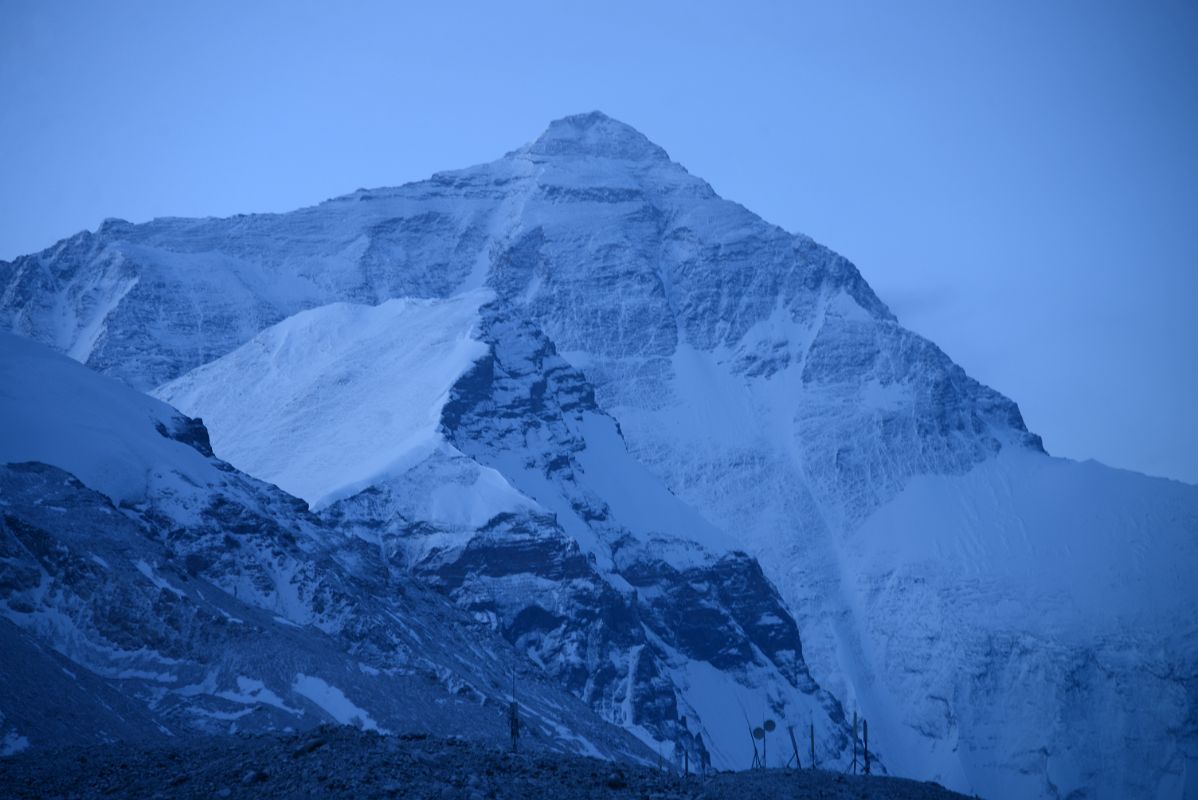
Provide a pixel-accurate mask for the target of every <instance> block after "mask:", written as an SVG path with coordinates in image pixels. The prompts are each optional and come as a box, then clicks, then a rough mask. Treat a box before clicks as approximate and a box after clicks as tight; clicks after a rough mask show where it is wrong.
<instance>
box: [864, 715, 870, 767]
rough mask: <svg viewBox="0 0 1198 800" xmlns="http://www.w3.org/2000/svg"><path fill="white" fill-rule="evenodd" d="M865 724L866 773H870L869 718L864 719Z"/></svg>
mask: <svg viewBox="0 0 1198 800" xmlns="http://www.w3.org/2000/svg"><path fill="white" fill-rule="evenodd" d="M864 725H865V774H866V775H868V774H869V720H865V721H864Z"/></svg>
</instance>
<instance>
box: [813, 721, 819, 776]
mask: <svg viewBox="0 0 1198 800" xmlns="http://www.w3.org/2000/svg"><path fill="white" fill-rule="evenodd" d="M818 766H819V765H818V764H816V763H815V723H814V722H813V723H811V768H812V769H815V768H816V767H818Z"/></svg>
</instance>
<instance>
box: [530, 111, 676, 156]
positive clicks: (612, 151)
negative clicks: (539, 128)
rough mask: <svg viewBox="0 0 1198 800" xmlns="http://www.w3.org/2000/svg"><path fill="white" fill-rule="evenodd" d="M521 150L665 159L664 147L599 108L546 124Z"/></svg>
mask: <svg viewBox="0 0 1198 800" xmlns="http://www.w3.org/2000/svg"><path fill="white" fill-rule="evenodd" d="M523 152H526V153H530V154H532V155H539V156H594V157H598V158H615V159H622V160H626V161H668V160H669V158H670V157H669V156H668V155H667V154H666V151H665V150H663V149H662V148H660V147H658V146H657V145H656V144H654V143H653V142H651V141H649V139H648V138H647V137H646V136H645V135H644V134H643V133H641V132H640V131H638V130H637V129H636V128H634V127H632V126H631V125H626V124H625V123H623V122H620V121H619V120H616V119H612V118H611V117H609V116H607V115H606V114H604V113H603V112H602V111H591V112H590V113H587V114H574V115H571V116H568V117H562V118H561V119H559V120H554V121H553V122H551V123H549V127H548V128H547V129H546V130H545V132H544V133H542V134H541V136H540V138H538V139H537V140H536V141H535V142H533V143H532V144H530V145H528V146H527V147H526V148H525V149H524V150H523Z"/></svg>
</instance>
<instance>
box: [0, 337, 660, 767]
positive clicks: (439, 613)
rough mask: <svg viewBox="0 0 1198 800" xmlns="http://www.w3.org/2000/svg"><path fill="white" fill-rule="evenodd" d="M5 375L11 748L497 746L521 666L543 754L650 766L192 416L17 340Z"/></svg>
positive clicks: (3, 605)
mask: <svg viewBox="0 0 1198 800" xmlns="http://www.w3.org/2000/svg"><path fill="white" fill-rule="evenodd" d="M0 375H2V376H4V377H5V381H4V382H3V383H2V384H0V411H2V413H0V442H2V443H3V446H2V449H0V644H2V645H3V646H2V647H0V742H3V743H4V745H3V747H4V750H5V752H6V753H8V752H14V751H17V750H20V749H25V748H28V747H50V746H55V745H61V744H67V743H79V742H91V741H97V740H114V739H145V738H153V737H160V736H170V735H178V734H182V733H186V732H194V731H205V732H223V731H235V730H251V731H252V730H285V729H289V728H304V727H311V726H314V725H318V724H321V723H323V722H330V721H332V722H340V723H344V724H354V725H358V726H359V727H363V728H366V729H375V730H391V731H407V730H417V731H425V732H439V733H441V734H442V735H450V734H457V735H469V736H474V737H481V738H487V739H491V740H493V741H502V740H504V739H505V738H506V735H507V721H506V711H507V703H508V702H509V700H510V692H511V686H512V680H513V677H514V676H517V675H518V676H519V686H520V702H521V707H522V709H523V715H524V719H525V724H526V728H525V734H526V740H527V743H528V746H529V747H542V748H543V747H549V748H554V749H561V750H566V751H571V752H579V753H587V754H590V755H602V756H607V757H623V758H633V759H643V760H646V761H647V760H649V759H650V758H652V753H651V751H649V750H647V749H645V748H644V747H643V746H642V745H641V744H640V743H639V742H637V741H636V740H635V739H634V738H633V737H631V736H628V735H627V734H624V733H623V732H622V731H620V730H619V729H617V728H614V727H613V726H611V725H608V724H607V723H605V722H603V721H601V720H600V719H598V718H597V717H596V716H594V715H593V714H592V713H591V712H590V710H589V709H588V708H587V707H586V706H585V705H584V704H582V703H580V702H578V701H577V700H576V699H575V698H574V697H573V696H571V695H570V694H569V693H567V692H565V691H562V690H561V689H559V688H557V687H556V686H555V685H554V684H553V683H552V682H550V681H548V680H547V679H546V678H545V677H544V676H543V675H542V674H541V673H540V671H539V670H537V669H536V668H535V667H533V666H532V665H530V664H528V662H527V661H526V660H525V659H523V658H522V657H520V656H518V655H517V654H516V653H515V652H514V651H513V650H512V649H511V647H510V646H509V645H508V644H507V643H506V642H504V641H503V640H502V639H501V638H499V637H496V636H493V635H492V634H491V633H490V631H489V630H488V629H487V628H485V627H480V626H478V625H476V624H474V623H472V622H471V621H470V620H469V619H468V618H466V617H465V616H464V615H463V614H461V613H460V612H459V611H457V610H456V609H454V608H453V607H452V606H451V605H450V604H448V603H446V602H445V601H444V600H443V599H442V598H441V597H440V596H439V595H437V594H434V593H430V592H428V591H426V590H423V589H421V588H420V587H419V586H418V585H417V584H415V583H413V582H411V581H407V580H403V579H402V578H400V576H399V573H398V572H397V571H396V570H395V566H396V565H394V564H392V563H390V562H389V561H388V560H387V559H386V558H385V554H383V553H380V551H379V550H378V549H377V548H376V547H374V546H373V545H371V544H369V543H366V542H362V541H361V540H358V539H356V538H354V537H347V536H344V535H342V534H340V533H338V532H337V531H335V530H332V529H328V528H326V527H324V526H323V525H322V523H321V522H320V520H319V519H317V518H316V517H314V516H312V515H311V514H309V513H308V512H307V509H306V507H305V506H304V504H303V503H302V502H300V501H298V500H296V499H294V498H292V497H289V496H287V495H285V494H283V493H282V492H279V491H278V490H276V489H274V488H273V487H270V486H267V485H265V484H262V483H259V482H258V481H255V480H253V479H251V478H249V477H247V476H245V475H242V474H241V473H239V472H237V471H236V470H234V469H232V468H231V467H230V466H229V465H228V464H225V463H224V462H221V461H219V460H217V459H216V458H214V457H213V456H212V453H211V451H210V450H209V448H208V438H207V433H206V431H205V430H204V428H203V426H202V425H200V424H198V423H197V422H195V421H194V420H190V419H188V418H186V417H183V416H182V415H180V414H178V413H177V412H175V411H174V410H173V409H171V408H170V407H169V406H167V405H165V404H164V403H161V402H160V401H157V400H154V399H152V398H149V397H146V396H144V395H141V394H139V393H137V392H135V391H134V390H132V389H130V388H128V387H126V386H124V385H122V384H120V383H118V382H117V381H115V380H113V379H111V378H106V377H104V376H100V375H97V374H95V373H94V372H92V371H91V370H89V369H87V368H86V367H83V366H81V365H79V364H78V363H76V362H74V361H71V360H69V359H68V358H66V357H65V356H62V355H59V354H56V353H53V352H51V351H50V350H48V349H47V348H45V347H43V346H41V345H37V344H35V343H32V342H29V341H28V340H24V339H20V338H18V337H14V336H11V335H8V334H0ZM11 378H16V379H18V380H17V381H16V382H14V381H12V380H9V379H11ZM13 459H22V460H21V461H20V462H14V461H13ZM4 462H8V463H4ZM68 469H69V470H70V471H71V472H67V471H66V470H68ZM72 473H74V474H72ZM139 473H144V474H143V475H142V478H143V479H142V481H140V482H135V481H132V480H131V479H130V476H135V475H138V474H139ZM81 479H82V481H83V482H81ZM112 494H115V495H116V496H117V497H118V498H119V499H118V503H119V504H115V505H114V503H113V501H112Z"/></svg>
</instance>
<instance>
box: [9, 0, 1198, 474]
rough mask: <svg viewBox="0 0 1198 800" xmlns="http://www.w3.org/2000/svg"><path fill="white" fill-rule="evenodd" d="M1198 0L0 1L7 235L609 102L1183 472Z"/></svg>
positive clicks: (1005, 373)
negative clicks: (784, 0)
mask: <svg viewBox="0 0 1198 800" xmlns="http://www.w3.org/2000/svg"><path fill="white" fill-rule="evenodd" d="M1195 76H1198V4H1194V3H1168V2H1148V3H1137V4H1133V3H1118V4H1114V3H1111V4H1108V3H1102V2H1051V3H1044V2H1022V1H1020V0H1008V1H1006V2H969V3H962V2H908V3H901V4H900V3H883V2H876V3H855V2H837V3H802V2H787V3H764V2H761V3H755V2H737V3H727V4H708V3H696V2H684V3H666V2H662V3H645V2H641V3H625V2H605V3H602V4H600V3H593V4H573V3H561V2H553V3H549V2H546V3H512V4H493V3H455V2H439V3H436V4H431V3H430V4H404V3H378V4H374V3H368V2H353V3H336V4H334V3H328V4H317V3H305V2H288V3H270V2H255V3H222V2H205V3H186V4H185V3H151V2H148V0H147V1H146V2H113V3H103V4H100V3H84V2H76V3H71V2H41V1H39V2H28V0H8V2H5V3H4V4H3V5H0V131H3V133H0V137H2V138H0V145H2V146H0V175H2V176H3V180H0V258H12V257H13V256H16V255H18V254H21V253H25V252H30V251H33V250H37V249H41V248H43V247H45V246H47V245H49V244H51V243H52V242H54V241H55V240H57V239H59V238H61V237H63V236H66V235H69V234H71V233H74V232H76V231H78V230H81V229H83V228H95V226H96V225H97V224H98V223H99V221H100V220H101V219H102V218H104V217H107V216H117V217H123V218H126V219H130V220H134V221H142V220H146V219H149V218H152V217H154V216H167V215H187V216H190V215H227V214H233V213H239V212H250V211H285V210H289V209H292V208H295V207H298V206H301V205H308V204H311V203H314V202H317V201H320V200H323V199H325V198H327V197H330V196H334V195H337V194H341V193H344V192H347V191H351V190H353V189H355V188H358V187H359V186H379V185H390V184H397V183H402V182H404V181H408V180H414V179H418V178H422V177H425V176H427V175H428V174H429V173H431V172H434V171H436V170H440V169H448V168H454V167H459V166H466V165H468V164H472V163H478V162H481V161H488V160H491V159H493V158H495V157H497V156H498V155H500V154H502V153H503V152H505V151H507V150H509V149H512V148H514V147H516V146H518V145H520V144H522V143H523V142H525V141H528V140H529V139H532V138H534V137H535V136H536V135H537V134H538V133H539V132H540V131H541V130H542V129H543V128H544V126H545V124H546V123H547V122H548V121H549V120H551V119H554V118H557V117H561V116H563V115H566V114H569V113H574V112H578V111H585V110H591V109H596V108H598V109H602V110H603V111H605V112H607V113H608V114H610V115H612V116H614V117H617V118H619V119H622V120H623V121H625V122H628V123H629V124H631V125H634V126H635V127H637V128H639V129H640V130H641V131H643V132H644V133H645V134H646V135H648V136H649V137H650V138H651V139H653V140H654V141H656V142H658V143H659V144H661V145H662V146H663V147H665V148H666V150H668V151H669V152H670V154H671V156H672V157H674V158H675V159H676V160H678V161H680V162H681V163H683V164H684V165H685V166H686V167H687V168H688V169H690V170H691V171H692V172H694V173H695V174H698V175H700V176H702V177H704V178H706V179H708V180H709V181H710V182H711V183H712V185H713V186H714V187H715V188H716V190H717V191H719V192H720V193H721V194H723V195H724V196H726V197H728V198H730V199H733V200H737V201H739V202H741V203H743V204H744V205H746V206H748V207H749V208H751V209H752V210H754V211H756V212H758V213H759V214H761V215H762V216H764V217H765V218H766V219H768V220H770V221H772V222H775V223H777V224H779V225H781V226H783V227H785V228H787V229H789V230H794V231H801V232H804V233H807V234H809V235H811V236H814V237H815V238H816V239H818V240H819V241H821V242H823V243H825V244H827V245H829V246H831V247H833V248H834V249H836V250H838V251H840V252H841V253H843V254H845V255H846V256H848V257H849V258H851V259H852V260H853V261H854V262H855V263H856V264H857V265H858V267H859V268H860V269H861V271H862V273H863V274H864V275H865V277H866V278H867V279H868V280H869V281H870V282H871V284H872V285H873V286H874V288H875V289H876V290H877V291H878V293H879V294H880V295H881V296H882V298H883V299H884V300H885V301H886V302H888V303H889V304H890V305H891V307H892V309H893V310H894V311H895V312H896V313H897V314H898V315H899V317H900V319H901V320H902V321H903V322H904V323H905V324H907V325H908V326H909V327H911V328H913V329H915V330H916V331H919V332H920V333H923V334H925V335H927V336H929V337H930V338H932V339H933V340H934V341H935V342H937V344H939V345H940V346H941V347H942V348H943V349H944V350H945V351H946V352H948V354H949V355H950V356H952V357H953V358H955V359H956V360H957V361H958V362H959V363H961V364H962V365H963V366H964V367H965V368H966V369H967V370H968V371H969V372H970V373H971V374H973V375H974V376H975V377H977V378H979V379H980V380H982V381H984V382H986V383H988V384H990V385H992V386H994V387H995V388H997V389H999V390H1001V391H1003V392H1005V393H1006V394H1008V395H1010V396H1011V397H1013V398H1014V399H1015V400H1017V401H1018V402H1019V404H1020V406H1021V408H1022V409H1023V411H1024V415H1025V417H1026V419H1027V422H1028V425H1029V427H1031V428H1032V429H1033V430H1035V431H1037V432H1038V433H1040V434H1042V435H1043V436H1044V440H1045V444H1046V446H1047V448H1048V449H1049V451H1050V452H1052V453H1054V454H1058V455H1065V456H1070V457H1074V458H1089V457H1093V458H1097V459H1099V460H1101V461H1104V462H1106V463H1109V464H1112V465H1116V466H1122V467H1128V468H1131V469H1136V470H1140V471H1144V472H1148V473H1151V474H1155V475H1165V476H1171V477H1176V478H1181V479H1184V480H1187V481H1190V482H1198V411H1196V410H1195V409H1198V322H1196V319H1198V316H1196V314H1195V303H1198V236H1196V235H1195V233H1196V231H1198V144H1196V143H1198V77H1195Z"/></svg>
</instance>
